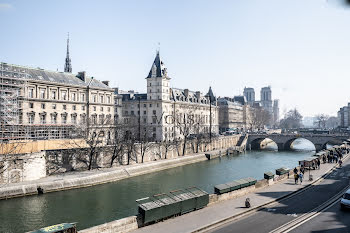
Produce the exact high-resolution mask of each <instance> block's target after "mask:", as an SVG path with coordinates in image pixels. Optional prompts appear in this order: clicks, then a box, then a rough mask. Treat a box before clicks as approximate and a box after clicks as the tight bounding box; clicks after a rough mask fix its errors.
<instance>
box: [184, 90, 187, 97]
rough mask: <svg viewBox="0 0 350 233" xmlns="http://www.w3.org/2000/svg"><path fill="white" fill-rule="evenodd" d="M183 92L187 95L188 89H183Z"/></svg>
mask: <svg viewBox="0 0 350 233" xmlns="http://www.w3.org/2000/svg"><path fill="white" fill-rule="evenodd" d="M184 94H185V96H186V98H187V97H188V89H185V90H184Z"/></svg>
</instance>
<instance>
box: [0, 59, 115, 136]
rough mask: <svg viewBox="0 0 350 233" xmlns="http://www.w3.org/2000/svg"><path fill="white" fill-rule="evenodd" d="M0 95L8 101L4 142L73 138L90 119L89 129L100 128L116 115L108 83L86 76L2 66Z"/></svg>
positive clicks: (3, 120)
mask: <svg viewBox="0 0 350 233" xmlns="http://www.w3.org/2000/svg"><path fill="white" fill-rule="evenodd" d="M0 91H1V93H0V98H1V99H3V100H4V99H7V102H6V101H5V102H2V105H3V106H2V108H1V109H2V110H1V111H2V112H1V119H0V120H1V121H2V122H5V123H4V124H2V125H3V126H4V127H2V128H1V130H0V131H1V138H2V140H4V139H9V140H21V139H58V138H70V137H72V136H74V131H72V128H73V127H74V126H77V125H80V126H82V127H84V126H86V125H87V123H88V121H87V120H88V119H89V120H90V121H89V124H90V125H95V124H99V123H102V122H105V121H106V120H107V119H113V118H114V114H115V113H114V91H113V89H111V88H109V87H108V81H104V82H100V81H98V80H96V79H94V78H92V77H88V76H87V75H86V73H85V72H79V73H78V74H72V73H67V72H54V71H48V70H44V69H40V68H30V67H23V66H19V65H9V64H7V63H0ZM5 109H10V112H11V114H9V113H8V111H7V112H4V111H5ZM6 127H7V128H6ZM9 129H12V132H10V131H9Z"/></svg>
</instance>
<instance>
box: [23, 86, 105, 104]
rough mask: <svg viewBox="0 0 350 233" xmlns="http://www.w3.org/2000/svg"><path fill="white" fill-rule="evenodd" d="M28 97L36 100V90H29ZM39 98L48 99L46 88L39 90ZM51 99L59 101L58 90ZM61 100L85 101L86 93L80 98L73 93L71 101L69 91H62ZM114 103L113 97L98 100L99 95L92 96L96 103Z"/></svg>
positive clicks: (53, 92)
mask: <svg viewBox="0 0 350 233" xmlns="http://www.w3.org/2000/svg"><path fill="white" fill-rule="evenodd" d="M28 97H29V98H34V88H29V89H28ZM39 98H40V99H47V96H46V89H45V88H39ZM49 99H52V100H58V93H57V90H51V95H50V97H49ZM60 100H71V101H79V100H80V101H82V102H83V101H85V93H80V96H79V97H78V93H75V92H72V93H71V96H70V99H69V98H68V92H67V91H61V97H60ZM111 101H112V99H111V96H109V95H108V96H107V98H106V99H105V96H103V95H100V96H99V100H98V95H97V94H92V102H94V103H97V102H99V103H107V104H110V103H111Z"/></svg>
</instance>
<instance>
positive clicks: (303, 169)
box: [300, 166, 305, 174]
mask: <svg viewBox="0 0 350 233" xmlns="http://www.w3.org/2000/svg"><path fill="white" fill-rule="evenodd" d="M300 172H301V173H303V174H304V173H305V167H304V166H301V168H300Z"/></svg>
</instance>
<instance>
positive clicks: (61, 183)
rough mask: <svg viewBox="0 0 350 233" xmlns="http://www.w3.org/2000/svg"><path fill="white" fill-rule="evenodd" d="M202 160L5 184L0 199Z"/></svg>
mask: <svg viewBox="0 0 350 233" xmlns="http://www.w3.org/2000/svg"><path fill="white" fill-rule="evenodd" d="M204 160H207V158H206V157H205V156H204V155H203V154H200V155H193V156H185V157H182V158H178V159H169V160H162V161H155V162H149V163H145V164H134V165H130V166H123V167H120V168H117V169H112V170H106V171H98V172H95V171H90V172H88V171H86V173H89V174H85V175H82V176H79V173H76V174H77V175H76V176H73V177H70V178H68V177H65V178H60V177H59V176H58V177H56V178H55V179H54V180H46V181H42V182H35V183H28V184H23V185H15V186H9V187H6V186H5V187H2V188H1V189H0V199H7V198H12V197H19V196H25V195H34V194H38V188H39V187H40V188H41V189H42V191H43V192H44V193H47V192H55V191H61V190H68V189H75V188H82V187H88V186H92V185H97V184H103V183H108V182H113V181H117V180H121V179H126V178H129V177H133V176H139V175H143V174H147V173H152V172H157V171H161V170H165V169H169V168H173V167H179V166H183V165H186V164H191V163H196V162H200V161H204Z"/></svg>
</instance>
